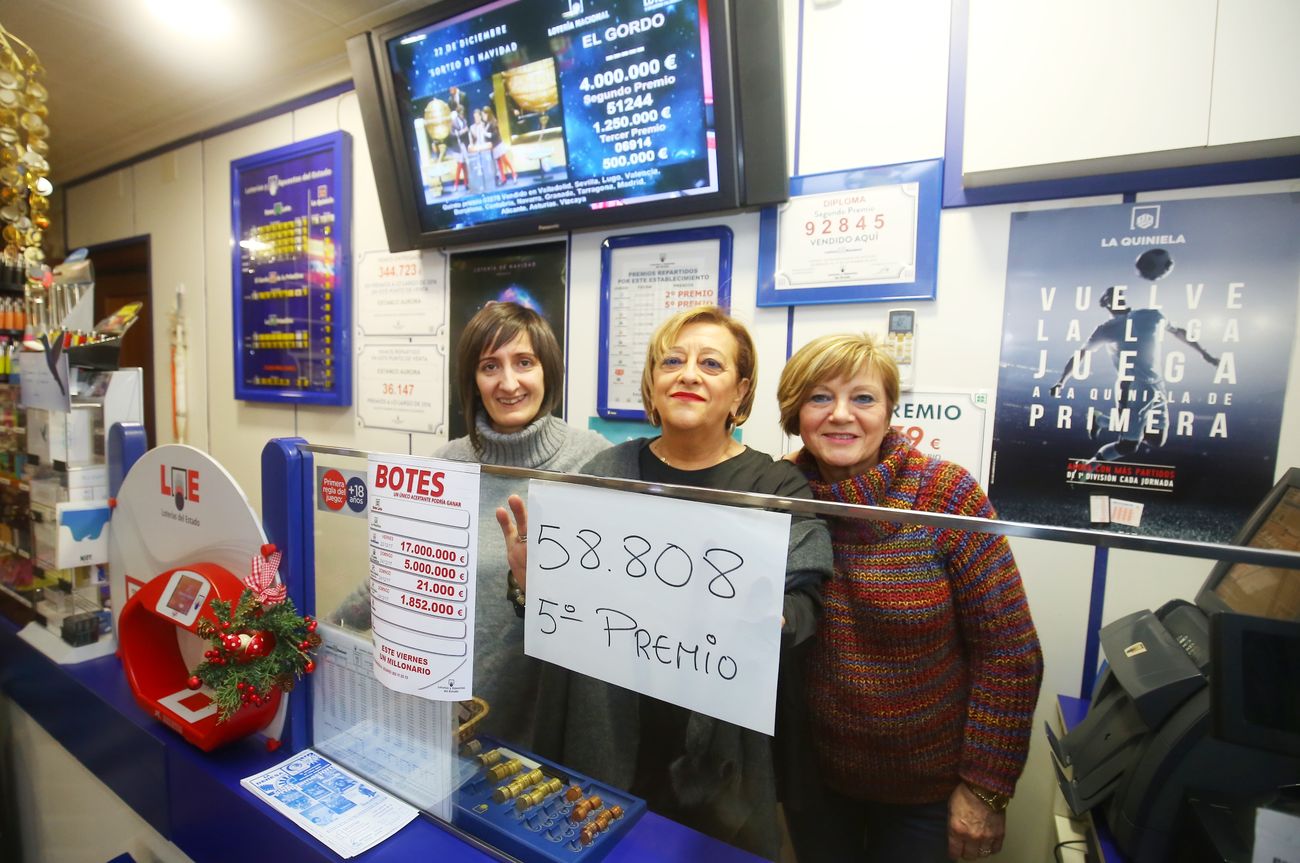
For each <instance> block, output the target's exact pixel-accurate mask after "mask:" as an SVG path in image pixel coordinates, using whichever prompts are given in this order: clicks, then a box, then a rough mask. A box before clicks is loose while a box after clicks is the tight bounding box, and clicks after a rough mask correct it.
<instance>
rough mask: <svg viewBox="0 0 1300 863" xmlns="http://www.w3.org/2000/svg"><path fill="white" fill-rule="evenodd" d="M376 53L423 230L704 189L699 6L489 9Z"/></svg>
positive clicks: (699, 2)
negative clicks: (416, 180)
mask: <svg viewBox="0 0 1300 863" xmlns="http://www.w3.org/2000/svg"><path fill="white" fill-rule="evenodd" d="M388 52H389V60H390V63H391V66H392V68H393V70H394V75H395V77H394V86H395V87H396V89H397V92H398V101H399V103H400V104H402V105H404V106H405V107H406V110H407V116H406V117H405V118H404V122H403V129H404V132H405V135H406V146H407V147H408V149H409V150H410V152H411V153H412V155H413V157H414V161H413V163H412V164H418V165H419V166H420V172H421V181H422V187H423V189H422V195H421V196H420V198H419V200H418V201H417V204H418V211H419V215H420V223H421V227H422V229H423V230H425V231H431V230H442V229H448V228H458V227H467V226H470V225H476V224H480V223H484V222H490V221H495V220H498V219H503V218H511V217H524V216H529V217H536V216H543V217H544V216H545V215H546V214H547V213H548V212H551V213H558V212H561V211H563V210H570V209H598V208H601V207H604V206H617V205H621V204H625V203H630V202H632V201H644V200H655V199H659V198H665V197H673V196H678V195H686V194H693V193H711V192H715V191H717V190H718V188H719V181H718V169H717V163H716V151H715V146H716V141H715V133H714V117H713V110H712V107H713V101H712V97H713V93H712V81H711V80H710V78H709V75H710V71H709V52H708V20H707V13H706V7H705V0H540V2H539V0H529V2H522V0H516V2H499V3H493V4H490V5H487V6H484V7H480V8H479V9H476V10H474V11H472V12H469V13H466V14H465V15H462V16H460V17H457V18H453V19H450V20H448V21H444V22H440V23H438V24H436V25H434V26H431V27H428V28H425V29H422V30H418V31H415V32H413V33H409V34H406V35H404V36H402V37H400V38H396V39H393V40H390V41H389V43H388Z"/></svg>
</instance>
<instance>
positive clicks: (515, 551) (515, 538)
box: [497, 494, 528, 590]
mask: <svg viewBox="0 0 1300 863" xmlns="http://www.w3.org/2000/svg"><path fill="white" fill-rule="evenodd" d="M506 503H507V504H509V506H510V509H509V510H507V509H506V508H505V507H504V506H499V507H497V524H499V525H501V536H502V537H503V538H504V539H505V541H506V562H507V563H508V564H509V565H510V571H511V572H512V573H514V576H515V581H517V582H518V583H519V588H520V589H521V590H527V589H528V507H526V506H524V500H523V498H521V497H520V496H519V495H517V494H512V495H510V497H509V498H508V499H507V500H506ZM512 514H513V518H512V517H511V516H512Z"/></svg>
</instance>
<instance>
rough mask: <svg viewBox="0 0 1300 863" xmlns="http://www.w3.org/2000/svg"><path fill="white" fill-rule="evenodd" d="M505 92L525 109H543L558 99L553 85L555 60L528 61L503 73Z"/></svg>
mask: <svg viewBox="0 0 1300 863" xmlns="http://www.w3.org/2000/svg"><path fill="white" fill-rule="evenodd" d="M504 75H505V79H506V92H508V93H509V94H510V97H511V98H512V99H514V100H515V101H516V102H517V103H519V107H521V108H523V109H524V110H525V111H545V110H546V109H547V108H551V107H554V106H555V104H556V103H557V102H558V101H559V93H558V91H557V90H556V86H555V61H554V60H550V59H547V60H542V61H540V62H537V63H529V64H528V65H527V66H520V67H519V68H518V69H511V70H510V71H508V72H506V73H504Z"/></svg>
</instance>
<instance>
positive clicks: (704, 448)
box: [497, 306, 831, 858]
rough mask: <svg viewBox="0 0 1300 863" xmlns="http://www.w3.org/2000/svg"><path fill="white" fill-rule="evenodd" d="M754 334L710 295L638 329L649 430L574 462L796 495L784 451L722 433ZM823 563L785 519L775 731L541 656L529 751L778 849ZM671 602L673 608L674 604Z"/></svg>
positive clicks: (794, 781) (743, 841)
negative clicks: (646, 343) (649, 330)
mask: <svg viewBox="0 0 1300 863" xmlns="http://www.w3.org/2000/svg"><path fill="white" fill-rule="evenodd" d="M756 373H757V370H756V355H755V351H754V343H753V339H752V338H751V336H750V334H749V332H748V331H747V330H746V329H745V327H744V325H743V324H741V323H740V322H739V321H736V320H735V319H734V318H732V317H730V316H729V315H727V314H726V313H725V312H723V311H722V310H721V309H719V308H717V307H715V306H705V307H700V308H695V309H690V310H687V311H685V312H682V313H680V314H678V315H676V316H674V317H672V318H670V319H669V320H668V321H666V322H664V323H663V324H662V325H661V326H660V327H659V328H658V330H657V331H656V332H655V334H654V336H652V338H651V342H650V347H649V350H648V351H647V356H646V366H645V370H644V372H643V374H642V378H641V397H642V401H643V403H644V405H645V410H646V415H647V417H648V418H649V420H650V422H651V423H652V424H654V425H656V426H659V427H660V428H661V429H662V434H661V435H660V436H659V437H656V438H639V439H637V440H632V441H628V442H626V443H623V444H620V445H618V446H616V447H614V448H613V449H610V450H608V451H606V452H604V453H601V454H600V455H598V456H596V457H595V458H594V459H592V460H591V461H590V462H588V463H587V465H586V466H585V467H584V468H583V472H584V473H590V474H594V475H600V476H612V477H623V478H628V479H636V480H644V481H649V482H658V483H671V484H675V485H693V486H701V487H707V488H718V489H728V490H732V491H744V492H759V493H764V494H774V495H781V496H785V497H805V498H806V497H810V493H809V491H808V484H807V482H806V481H805V480H804V479H803V477H801V476H800V475H799V472H798V470H796V469H795V467H794V466H793V465H791V464H790V463H789V462H784V461H775V462H774V461H773V460H772V458H771V457H770V456H768V455H765V454H764V453H761V452H758V451H756V450H753V449H750V448H748V447H746V446H744V445H743V444H741V443H740V442H739V441H737V440H736V439H735V438H734V437H733V436H732V432H733V431H734V430H735V428H736V427H737V426H739V425H741V424H742V423H744V422H745V420H746V418H748V416H749V412H750V408H751V406H752V405H753V401H754V386H755V383H756ZM509 503H510V506H511V509H512V510H513V511H514V519H513V520H512V519H511V517H510V514H509V513H507V512H506V511H505V510H504V509H501V510H498V511H497V520H498V521H499V522H500V524H501V527H502V531H503V533H504V536H505V539H506V546H507V548H508V550H509V555H510V568H511V570H512V571H513V572H514V573H516V575H518V574H519V573H523V572H525V571H526V565H527V543H526V534H527V513H526V511H525V509H524V506H523V502H522V501H521V500H520V499H519V498H518V497H512V498H511V499H510V502H509ZM830 572H831V549H830V540H829V535H828V533H827V530H826V527H825V525H824V524H823V523H822V522H821V521H819V520H817V519H815V518H802V517H796V518H793V519H792V520H791V524H790V539H789V547H788V553H787V559H786V579H785V597H784V602H783V606H782V623H781V648H782V661H781V671H780V673H779V686H778V695H777V717H776V730H777V735H776V737H775V738H770V737H768V736H766V735H764V734H760V733H758V732H755V731H750V730H747V729H744V728H741V727H739V726H736V725H732V724H730V723H727V722H723V721H721V720H717V719H713V718H711V717H708V716H704V715H702V714H699V713H692V712H690V711H688V710H686V709H684V708H681V707H677V706H675V705H672V704H668V703H666V702H663V701H659V700H657V699H654V698H650V697H649V696H642V695H638V694H636V693H633V692H631V691H629V690H626V689H621V688H619V687H616V686H613V685H610V684H606V683H603V682H601V681H598V680H596V679H594V678H591V677H585V676H583V675H579V674H572V673H568V672H564V671H563V670H562V669H559V668H558V667H556V666H548V669H547V674H546V676H545V677H544V679H543V683H542V692H541V701H540V702H539V709H538V727H537V749H538V752H539V753H541V754H542V755H545V756H548V757H551V758H554V759H555V760H557V761H559V762H560V763H562V764H565V765H567V766H570V767H572V768H574V769H575V770H578V771H581V772H583V773H587V774H589V775H591V776H594V777H596V778H598V779H601V780H603V781H606V782H609V783H611V784H614V785H618V786H620V787H622V788H626V789H628V790H629V791H631V792H632V793H633V794H636V795H637V796H640V797H643V798H645V800H646V802H647V803H648V804H649V806H650V808H651V809H652V810H654V811H656V812H658V813H660V814H662V815H665V816H667V817H669V818H672V819H674V820H676V821H678V822H680V823H683V824H686V825H688V826H690V827H694V828H695V829H697V830H700V831H701V832H704V833H708V834H710V835H712V836H714V837H716V838H719V839H722V840H724V841H727V842H730V843H732V844H734V845H737V846H739V847H742V848H746V849H748V850H750V851H754V852H756V853H760V854H765V855H767V856H768V857H769V858H773V857H775V855H776V854H777V852H778V851H779V849H780V841H781V836H780V828H779V826H778V824H779V822H778V820H777V817H776V804H777V799H778V795H780V796H781V799H784V800H786V801H787V802H788V803H790V804H792V805H797V803H798V802H799V799H800V796H801V794H803V793H804V792H805V789H804V788H803V787H800V784H799V780H803V783H804V784H805V785H807V784H808V779H809V776H810V773H808V772H806V765H808V764H810V763H811V762H812V760H813V758H814V755H813V753H812V751H811V749H809V750H808V751H807V752H806V753H801V752H796V751H795V750H794V748H792V747H793V745H800V744H802V745H805V746H806V745H807V742H808V737H807V735H806V734H804V733H802V732H803V729H801V728H799V727H797V723H798V722H799V720H800V718H801V717H802V716H803V715H804V709H803V696H802V689H801V687H800V686H799V684H800V680H799V675H798V674H797V673H794V674H791V675H789V676H787V666H789V667H790V670H791V671H792V672H797V670H798V666H799V663H798V662H796V661H795V660H794V658H793V654H794V653H795V652H796V651H797V650H798V649H800V648H802V647H804V646H806V645H807V644H808V643H810V637H811V636H812V635H813V633H814V631H815V630H816V626H817V617H818V615H819V613H820V606H821V600H820V588H821V583H822V581H823V580H824V579H825V578H827V577H828V576H829V575H830ZM684 614H685V612H684Z"/></svg>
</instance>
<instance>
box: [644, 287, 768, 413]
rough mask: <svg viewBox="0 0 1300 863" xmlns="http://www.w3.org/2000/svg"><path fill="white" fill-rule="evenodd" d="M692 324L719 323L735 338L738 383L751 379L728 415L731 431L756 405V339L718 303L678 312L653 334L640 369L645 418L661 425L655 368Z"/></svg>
mask: <svg viewBox="0 0 1300 863" xmlns="http://www.w3.org/2000/svg"><path fill="white" fill-rule="evenodd" d="M691 324H717V325H718V326H720V327H723V328H725V329H726V330H727V332H729V333H731V335H732V336H733V337H735V339H736V379H737V382H739V381H749V391H748V392H746V393H745V395H744V397H743V398H742V399H741V400H740V407H739V408H738V409H737V410H736V413H734V414H732V415H731V416H729V417H728V418H727V431H731V429H733V428H735V427H736V426H739V425H743V424H744V422H745V420H747V419H749V413H750V411H751V410H752V409H753V407H754V390H755V389H756V388H757V386H758V353H757V351H755V350H754V338H753V336H751V335H750V334H749V330H747V329H746V328H745V325H744V324H742V323H741V322H740V321H738V320H736V319H735V318H733V317H732V316H731V315H729V314H727V313H726V312H724V311H723V310H722V309H720V308H718V307H717V306H696V307H695V308H693V309H687V310H686V311H684V312H678V313H677V314H675V315H673V316H672V317H671V318H669V319H668V320H666V321H664V322H663V323H662V324H660V325H659V328H658V329H657V330H655V333H654V335H653V336H651V337H650V346H649V347H648V348H647V349H646V353H645V369H644V370H642V372H641V404H642V405H643V406H644V407H645V415H646V419H647V420H649V421H650V424H651V425H653V426H656V427H658V425H659V413H658V411H656V410H655V408H654V379H655V369H656V368H658V366H659V363H660V361H661V360H663V358H664V357H665V356H667V354H668V352H669V351H670V350H672V347H673V344H675V343H676V341H677V337H678V336H680V335H681V333H682V330H684V329H686V327H688V326H690V325H691Z"/></svg>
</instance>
